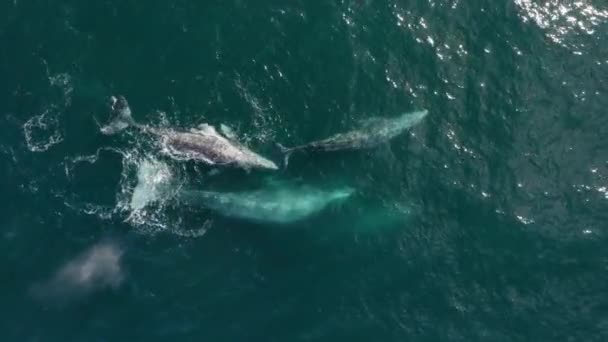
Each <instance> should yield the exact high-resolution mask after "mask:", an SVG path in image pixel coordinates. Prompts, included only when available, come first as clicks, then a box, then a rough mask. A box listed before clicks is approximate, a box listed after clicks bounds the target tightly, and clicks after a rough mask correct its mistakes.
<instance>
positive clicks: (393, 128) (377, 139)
mask: <svg viewBox="0 0 608 342" xmlns="http://www.w3.org/2000/svg"><path fill="white" fill-rule="evenodd" d="M427 114H428V111H427V110H421V111H417V112H411V113H405V114H402V115H401V116H399V117H397V118H381V117H375V118H370V119H366V120H364V121H362V122H361V125H360V127H359V128H358V129H355V130H353V131H350V132H346V133H339V134H336V135H334V136H331V137H329V138H326V139H322V140H317V141H313V142H310V143H307V144H304V145H299V146H294V147H285V146H283V145H281V144H277V145H278V147H279V149H280V150H281V152H282V153H283V155H284V158H285V162H284V163H285V165H287V163H288V161H289V157H290V156H291V154H292V153H293V152H297V151H306V152H315V151H340V150H358V149H365V148H372V147H376V146H378V145H380V144H382V143H384V142H387V141H389V140H391V139H393V138H395V137H396V136H398V135H400V134H401V133H403V132H404V131H405V130H407V129H408V128H410V127H412V126H414V125H416V124H417V123H419V122H420V121H422V119H424V117H425V116H426V115H427Z"/></svg>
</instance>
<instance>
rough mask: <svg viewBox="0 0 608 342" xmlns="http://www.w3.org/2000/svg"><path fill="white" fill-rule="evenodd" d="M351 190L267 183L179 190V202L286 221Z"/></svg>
mask: <svg viewBox="0 0 608 342" xmlns="http://www.w3.org/2000/svg"><path fill="white" fill-rule="evenodd" d="M353 194H354V189H352V188H349V187H343V188H336V189H325V188H324V189H320V188H315V187H312V186H308V185H294V184H287V185H286V184H283V183H279V184H271V185H269V186H266V187H264V188H261V189H258V190H253V191H244V192H217V191H205V190H192V189H187V190H181V191H180V192H179V193H178V194H177V200H178V201H179V203H180V205H188V206H190V207H204V208H207V209H211V210H214V211H216V212H218V213H219V214H220V215H222V216H225V217H230V218H238V219H244V220H248V221H252V222H258V223H275V224H289V223H293V222H298V221H302V220H304V219H306V218H308V217H310V216H313V215H315V214H317V213H319V212H321V211H322V210H324V209H325V208H327V207H328V206H330V205H331V204H333V203H338V202H341V201H344V200H346V199H347V198H349V197H350V196H352V195H353Z"/></svg>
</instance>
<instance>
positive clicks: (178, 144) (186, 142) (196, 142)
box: [101, 96, 278, 170]
mask: <svg viewBox="0 0 608 342" xmlns="http://www.w3.org/2000/svg"><path fill="white" fill-rule="evenodd" d="M112 109H113V111H114V112H115V115H116V118H115V119H114V120H112V121H111V122H110V123H109V124H108V125H106V126H104V127H102V128H101V132H102V133H103V134H106V135H110V134H115V133H117V132H120V131H122V130H124V129H126V128H127V127H129V126H132V127H136V128H138V129H139V130H141V131H143V132H146V133H149V134H152V135H154V136H156V137H157V138H158V139H159V141H160V143H161V144H162V146H163V147H165V149H166V151H167V152H168V153H169V154H170V155H171V156H172V157H173V158H175V159H182V160H196V161H201V162H204V163H206V164H209V165H226V166H236V167H240V168H243V169H267V170H277V169H278V167H277V165H276V164H275V163H274V162H273V161H271V160H269V159H266V158H264V157H262V156H261V155H259V154H257V153H255V152H253V151H252V150H250V149H249V148H248V147H246V146H244V145H242V144H240V143H238V142H236V141H234V140H232V139H229V138H227V137H225V136H223V135H222V134H220V133H218V132H217V131H216V130H215V128H214V127H213V126H210V125H208V124H202V125H200V126H198V127H197V128H192V129H190V130H189V131H178V130H173V129H164V128H154V127H151V126H148V125H142V124H139V123H137V122H135V120H133V117H132V116H131V109H130V108H129V104H128V103H127V100H126V99H125V98H124V97H123V96H119V97H117V98H113V105H112Z"/></svg>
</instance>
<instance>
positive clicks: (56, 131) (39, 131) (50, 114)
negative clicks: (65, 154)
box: [23, 109, 63, 152]
mask: <svg viewBox="0 0 608 342" xmlns="http://www.w3.org/2000/svg"><path fill="white" fill-rule="evenodd" d="M23 133H24V135H25V143H26V144H27V148H28V149H29V150H30V151H32V152H44V151H47V150H48V149H49V148H51V147H52V146H53V145H56V144H58V143H60V142H61V141H63V136H62V135H61V131H60V123H59V120H58V119H57V117H56V115H55V112H54V111H52V110H50V109H47V110H46V111H44V112H43V113H42V114H40V115H37V116H34V117H32V118H30V119H29V120H27V122H26V123H25V124H24V125H23Z"/></svg>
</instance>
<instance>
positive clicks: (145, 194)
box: [129, 159, 173, 211]
mask: <svg viewBox="0 0 608 342" xmlns="http://www.w3.org/2000/svg"><path fill="white" fill-rule="evenodd" d="M172 178H173V175H172V173H171V169H170V168H169V166H167V164H164V163H161V162H159V161H157V160H154V159H144V160H143V161H142V162H141V164H140V165H139V169H138V170H137V185H136V186H135V188H134V189H133V194H132V195H131V202H130V204H129V207H130V208H131V210H132V211H140V210H142V209H143V208H145V207H146V206H147V205H148V204H149V203H152V202H155V201H157V200H158V199H159V198H160V197H161V196H164V195H166V194H167V191H168V189H169V187H170V185H171V184H170V183H171V180H172Z"/></svg>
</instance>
